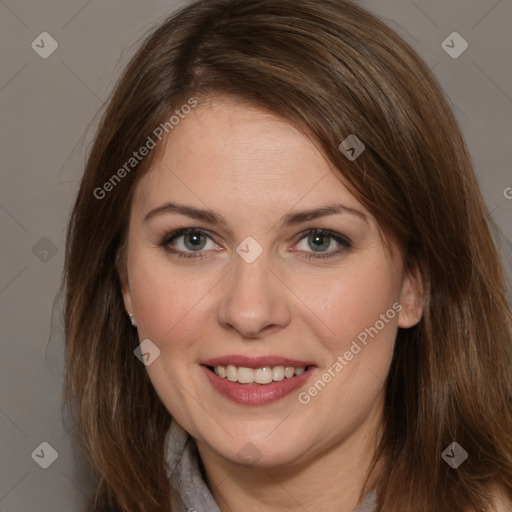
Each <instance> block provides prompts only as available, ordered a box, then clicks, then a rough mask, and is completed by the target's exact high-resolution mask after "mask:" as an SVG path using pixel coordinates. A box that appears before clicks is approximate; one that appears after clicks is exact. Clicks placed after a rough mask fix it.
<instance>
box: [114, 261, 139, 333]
mask: <svg viewBox="0 0 512 512" xmlns="http://www.w3.org/2000/svg"><path fill="white" fill-rule="evenodd" d="M117 274H118V276H119V282H120V283H121V293H122V295H123V303H124V308H125V310H126V312H127V313H128V315H129V316H130V320H131V322H132V325H136V324H135V323H134V318H133V314H132V312H133V303H132V295H131V292H130V287H129V285H128V276H127V273H126V272H125V271H124V270H123V269H122V268H121V269H120V268H119V267H118V268H117Z"/></svg>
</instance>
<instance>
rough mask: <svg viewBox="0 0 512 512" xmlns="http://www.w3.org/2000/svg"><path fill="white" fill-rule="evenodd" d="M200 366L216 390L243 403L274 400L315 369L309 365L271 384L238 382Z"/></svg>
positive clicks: (264, 402) (253, 403)
mask: <svg viewBox="0 0 512 512" xmlns="http://www.w3.org/2000/svg"><path fill="white" fill-rule="evenodd" d="M201 368H202V369H203V371H204V372H205V373H206V376H207V377H208V380H209V381H210V382H211V384H212V386H213V387H214V388H215V390H216V391H217V392H219V393H220V394H221V395H223V396H225V397H226V398H229V399H230V400H232V401H233V402H236V403H239V404H245V405H261V404H268V403H271V402H276V401H277V400H280V399H281V398H284V397H285V396H287V395H289V394H290V393H292V392H293V391H295V390H296V389H298V388H300V387H301V386H302V385H303V384H304V382H305V381H306V380H307V379H308V378H309V376H310V375H311V374H312V373H313V372H314V370H315V367H310V368H308V369H307V370H306V371H305V372H304V373H301V374H300V375H297V376H296V377H291V378H289V379H287V378H285V379H283V380H280V381H278V382H272V383H271V384H240V383H239V382H231V381H230V380H228V379H224V378H222V377H219V376H218V375H217V374H216V373H214V372H212V371H211V370H209V369H208V368H207V367H206V366H203V365H202V366H201Z"/></svg>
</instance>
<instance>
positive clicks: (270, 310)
mask: <svg viewBox="0 0 512 512" xmlns="http://www.w3.org/2000/svg"><path fill="white" fill-rule="evenodd" d="M226 277H227V280H226V281H225V282H224V288H223V290H222V297H221V300H220V303H219V307H218V312H217V315H218V321H219V324H220V325H222V327H223V328H225V329H234V330H236V331H238V333H239V334H240V335H241V336H243V337H244V338H261V337H262V336H263V335H265V334H268V333H269V332H271V331H273V330H279V329H282V328H284V327H286V326H287V325H288V324H289V323H290V320H291V314H290V304H289V302H288V300H287V297H288V294H289V293H290V292H289V291H288V289H287V287H286V285H285V284H284V283H283V281H281V280H280V279H279V278H278V277H277V276H276V274H275V272H274V271H273V270H271V269H270V267H269V262H268V258H267V257H266V252H265V251H264V252H263V253H262V254H261V255H260V256H259V257H258V258H257V259H256V260H255V261H253V262H252V263H247V262H246V261H245V260H244V259H243V258H241V257H239V256H238V255H236V256H235V263H234V268H233V269H232V270H231V272H229V274H228V276H226ZM287 292H288V293H287Z"/></svg>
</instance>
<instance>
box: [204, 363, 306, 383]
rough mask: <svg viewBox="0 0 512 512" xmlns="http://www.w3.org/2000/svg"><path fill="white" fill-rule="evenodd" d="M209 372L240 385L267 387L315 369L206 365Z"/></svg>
mask: <svg viewBox="0 0 512 512" xmlns="http://www.w3.org/2000/svg"><path fill="white" fill-rule="evenodd" d="M205 367H206V368H208V370H210V371H211V372H212V373H215V375H217V376H218V377H220V378H221V379H226V380H228V381H230V382H236V383H238V384H260V385H266V384H271V383H273V382H280V381H282V380H285V379H293V378H294V377H298V376H299V375H302V374H303V373H304V372H306V371H308V370H309V369H310V368H313V366H312V365H308V366H299V367H294V366H281V365H280V366H263V367H261V368H247V367H244V366H234V365H231V364H230V365H227V366H222V365H218V366H210V365H205Z"/></svg>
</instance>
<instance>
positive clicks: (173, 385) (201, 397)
mask: <svg viewBox="0 0 512 512" xmlns="http://www.w3.org/2000/svg"><path fill="white" fill-rule="evenodd" d="M347 165H349V163H348V162H347ZM169 201H172V202H176V203H179V204H183V205H190V206H194V207H196V208H202V209H211V210H214V211H215V212H217V213H218V214H220V215H222V216H223V217H224V219H225V221H226V225H222V224H220V225H212V224H210V223H208V222H205V221H202V220H197V219H192V218H189V217H186V216H183V215H180V214H176V213H165V214H161V215H155V216H153V217H152V218H151V219H149V220H148V221H147V222H144V217H145V215H146V214H147V213H148V212H149V211H150V210H152V209H154V208H157V207H159V206H160V205H162V204H164V203H166V202H169ZM328 204H343V205H344V206H346V207H348V208H352V209H355V210H357V211H359V212H361V213H363V214H364V215H366V217H367V221H365V220H363V219H362V218H361V217H360V216H358V215H354V214H351V213H347V212H345V213H341V214H335V215H329V216H324V217H321V218H318V219H314V220H309V221H305V222H303V223H301V224H298V225H293V226H288V227H284V228H281V227H279V226H278V220H279V219H280V217H281V216H283V215H285V214H287V213H290V212H292V211H298V210H305V209H310V208H318V207H322V206H325V205H328ZM178 228H197V229H200V230H204V231H205V232H206V233H207V234H208V235H209V236H210V237H211V238H208V237H202V238H201V239H200V243H199V249H196V252H194V250H193V247H194V246H193V245H192V243H191V240H190V236H189V237H187V236H186V235H185V236H181V237H178V238H176V239H175V240H174V241H173V242H172V243H170V244H169V247H171V248H174V249H176V250H181V251H183V252H186V253H187V254H192V255H194V254H196V255H197V254H198V250H199V251H200V253H201V254H202V255H203V256H204V257H203V258H196V259H190V260H187V259H185V258H181V257H179V256H178V255H175V254H171V253H167V252H166V251H165V249H164V248H163V247H162V246H161V245H160V243H161V242H162V240H163V239H164V238H165V236H166V235H168V234H169V233H171V232H172V231H174V230H176V229H178ZM313 228H314V229H328V230H331V231H334V232H335V233H339V234H341V235H344V236H345V237H348V238H349V239H350V240H351V247H349V248H346V247H344V246H342V245H341V244H339V243H338V242H337V241H336V240H335V239H333V238H328V237H327V238H324V241H323V242H322V241H320V242H316V243H317V244H319V245H320V249H317V247H318V246H317V245H315V240H314V237H310V238H309V243H308V236H305V237H303V233H304V232H305V231H306V230H309V229H313ZM196 236H197V235H196ZM248 236H251V237H253V238H254V239H255V240H256V241H257V242H258V243H259V245H260V246H261V248H262V249H263V252H262V254H261V255H260V256H259V257H258V258H257V259H256V260H255V261H254V262H252V263H247V262H246V261H244V259H242V258H241V257H240V256H239V255H238V254H237V253H236V251H235V250H236V248H237V246H238V245H239V244H240V243H241V242H242V241H243V240H244V239H245V238H246V237H248ZM312 239H313V240H312ZM187 241H188V245H185V243H187ZM322 243H324V244H325V246H322V245H321V244H322ZM315 249H317V252H315ZM338 249H341V251H340V252H339V253H338V254H335V252H336V251H337V250H338ZM320 251H321V252H320ZM326 253H330V254H331V255H332V256H331V257H329V258H324V259H307V258H306V257H305V256H308V255H309V256H315V255H318V254H319V255H322V254H326ZM126 261H127V276H128V279H127V281H124V280H123V297H124V302H125V307H126V310H127V311H129V312H132V313H133V315H134V318H135V319H136V321H137V329H138V332H139V338H140V340H141V341H142V340H144V339H146V338H149V339H150V340H151V341H152V342H153V343H154V344H155V345H156V346H157V347H158V348H159V349H160V356H159V357H158V358H157V359H156V360H155V361H154V362H153V363H152V364H151V365H149V366H148V367H147V371H148V373H149V376H150V379H151V381H152V383H153V385H154V387H155V389H156V391H157V393H158V395H159V396H160V397H161V399H162V401H163V403H164V404H165V406H166V408H167V409H168V410H169V412H170V413H171V414H172V415H173V416H174V417H175V418H176V420H177V421H178V422H179V423H180V424H181V425H182V426H183V427H184V428H185V429H186V430H187V431H188V432H189V433H190V434H191V435H192V436H193V437H194V438H195V439H196V442H197V446H198V450H199V454H200V457H201V461H202V463H203V465H204V468H205V471H206V476H207V481H208V484H209V486H210V488H211V489H212V492H213V494H214V497H215V499H216V500H217V502H218V503H219V506H220V507H221V509H222V510H223V511H228V510H246V511H252V510H254V511H256V510H262V505H263V506H264V509H265V510H268V511H271V510H285V509H286V510H303V508H302V507H304V508H306V509H307V510H308V511H310V512H314V511H317V510H318V511H320V510H322V511H323V512H326V511H327V512H328V511H334V510H336V511H338V512H339V511H340V510H341V511H352V510H353V508H354V507H355V506H356V504H357V502H358V496H359V493H360V492H361V490H362V486H363V482H364V477H365V473H366V471H367V469H368V467H369V463H370V460H371V457H372V455H373V451H374V447H375V442H376V439H377V436H378V427H379V425H380V422H381V417H382V406H383V399H384V381H385V378H386V376H387V373H388V371H389V366H390V362H391V357H392V352H393V347H394V340H395V336H396V332H397V328H398V327H403V328H407V327H410V326H412V325H414V324H416V323H417V322H418V321H419V319H420V317H421V312H422V307H423V299H422V290H421V284H420V283H419V282H418V280H417V279H416V278H415V276H414V275H406V274H405V273H404V270H403V265H402V260H401V257H400V255H399V253H398V251H393V253H392V254H390V253H388V252H387V251H386V250H385V246H384V240H383V235H382V234H381V232H380V230H379V228H378V226H377V224H376V222H375V220H374V218H373V217H372V216H371V215H370V214H369V212H368V211H367V210H365V208H364V207H363V206H362V205H361V204H360V203H359V202H358V201H357V200H356V199H355V197H354V196H353V195H352V194H351V193H350V192H349V190H348V188H347V187H346V186H345V185H344V184H343V178H341V177H340V175H339V171H335V170H334V169H333V168H332V166H331V165H330V164H329V163H328V162H327V161H326V160H325V158H324V157H323V156H322V154H321V153H320V152H319V151H318V149H317V148H316V147H315V145H314V144H313V143H312V142H311V141H310V140H309V139H308V138H307V137H306V136H305V135H303V134H302V133H301V132H299V131H298V130H297V129H296V128H294V127H293V126H292V125H291V124H289V123H287V122H286V121H283V120H281V119H280V118H278V117H276V116H274V115H272V114H270V113H268V112H265V111H262V110H259V109H256V108H254V107H252V106H248V105H246V104H243V103H240V102H236V101H234V100H232V99H227V98H220V97H217V98H209V99H202V100H200V102H199V105H198V107H197V108H196V109H194V111H193V112H192V113H191V114H189V115H188V116H187V117H186V118H185V119H184V120H181V122H180V124H179V125H178V126H177V127H176V128H175V129H174V130H173V131H172V132H171V134H170V136H169V138H168V140H167V144H166V146H165V148H164V149H163V151H162V153H161V155H160V156H159V158H157V159H156V160H155V163H154V165H153V168H152V169H151V170H150V171H149V172H148V174H146V175H145V176H144V177H143V178H142V179H141V181H140V182H139V184H138V185H137V189H136V191H135V195H134V199H133V203H132V209H131V217H130V227H129V235H128V248H127V260H126ZM397 302H398V303H400V304H401V306H402V309H401V311H400V313H399V314H397V315H396V316H395V317H394V318H393V319H391V320H389V321H388V322H386V323H385V326H384V328H383V329H381V330H380V331H379V333H378V335H376V336H374V337H373V338H368V340H369V341H368V344H367V345H366V346H363V348H362V350H361V351H360V352H359V353H357V355H355V356H354V357H353V359H352V360H351V361H349V362H348V363H347V365H346V366H344V368H343V369H342V371H339V372H338V373H336V376H335V377H334V378H332V380H331V382H329V383H328V384H327V385H326V386H325V388H323V389H322V390H321V392H319V393H318V394H317V395H316V396H314V397H312V398H311V400H310V402H309V403H307V404H305V405H304V404H301V403H300V402H299V401H298V399H297V393H296V392H294V393H291V394H290V395H288V396H286V397H284V398H282V399H281V400H279V401H277V402H273V403H270V404H265V405H257V406H254V405H242V404H236V403H234V402H231V401H230V400H228V399H227V398H224V397H222V396H221V395H219V394H218V393H217V392H216V391H215V390H214V389H213V388H212V386H211V385H210V383H209V382H208V380H207V379H206V377H205V375H204V373H203V370H202V369H201V367H200V363H201V362H203V361H205V360H207V359H209V358H212V357H216V356H223V355H230V354H241V355H246V356H252V357H255V356H263V355H264V356H268V355H278V356H284V357H290V358H294V359H299V360H306V361H314V363H315V365H316V366H317V368H316V369H315V371H314V374H313V375H312V376H311V377H310V378H309V379H308V381H307V382H306V384H305V385H304V386H303V388H301V390H299V391H303V390H307V388H308V387H310V386H311V385H312V384H313V382H314V381H316V379H317V378H320V377H321V375H322V374H323V373H324V372H326V371H327V370H328V368H330V367H332V365H333V364H334V363H335V361H336V360H337V358H338V356H339V355H343V354H344V353H345V352H346V351H347V350H349V348H350V346H351V343H352V341H353V340H354V339H356V338H357V336H358V334H359V333H361V332H362V331H364V330H365V328H368V327H370V326H374V325H375V323H376V321H377V320H379V318H380V315H382V314H385V313H386V311H387V310H389V309H390V308H392V305H393V304H394V303H397ZM249 442H250V443H252V444H253V445H254V446H255V447H256V448H257V450H258V453H259V455H260V457H259V458H258V459H257V460H255V461H254V462H253V463H250V464H242V463H241V462H240V460H239V458H238V453H239V451H240V450H241V449H242V448H243V447H244V446H245V445H246V444H247V443H249Z"/></svg>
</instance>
